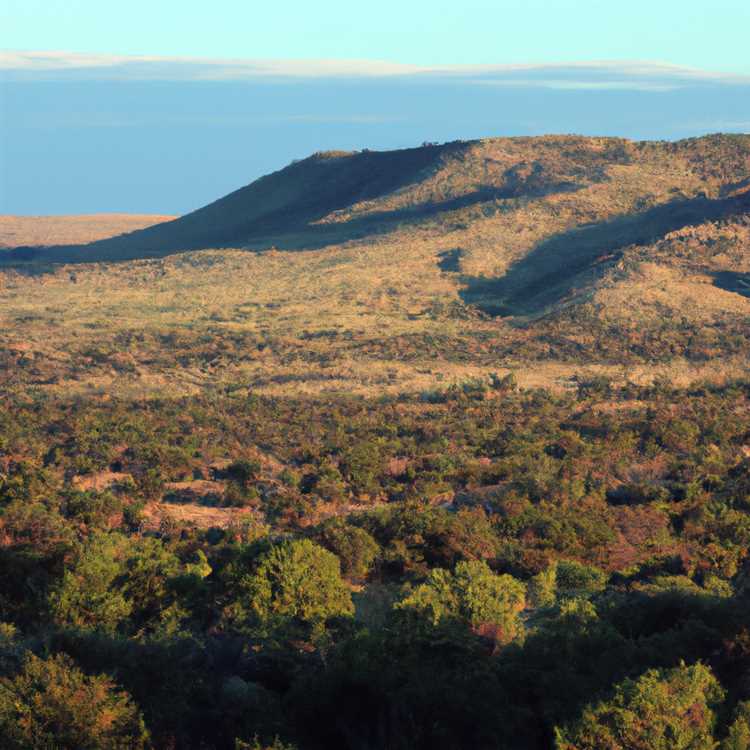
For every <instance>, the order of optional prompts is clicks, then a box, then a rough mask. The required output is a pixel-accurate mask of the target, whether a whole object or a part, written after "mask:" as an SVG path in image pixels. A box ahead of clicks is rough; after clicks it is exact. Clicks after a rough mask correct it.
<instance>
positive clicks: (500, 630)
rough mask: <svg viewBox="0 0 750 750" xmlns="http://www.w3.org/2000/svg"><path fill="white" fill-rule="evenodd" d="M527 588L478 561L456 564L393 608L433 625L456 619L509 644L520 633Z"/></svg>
mask: <svg viewBox="0 0 750 750" xmlns="http://www.w3.org/2000/svg"><path fill="white" fill-rule="evenodd" d="M525 596H526V587H525V586H524V584H523V583H521V581H517V580H516V579H515V578H513V577H512V576H509V575H496V574H495V573H493V572H492V571H491V570H490V568H489V566H488V565H487V564H486V563H484V562H481V561H478V560H469V561H464V562H460V563H458V565H456V569H455V571H454V572H453V573H451V572H450V571H449V570H444V569H442V568H438V569H436V570H432V571H431V572H430V574H429V576H428V577H427V581H425V583H423V584H421V585H420V586H417V588H415V589H414V591H412V592H411V594H409V595H408V596H407V597H406V598H405V599H403V600H402V601H401V602H399V603H398V604H396V608H397V609H398V610H402V611H404V612H405V613H409V612H412V613H416V614H418V615H419V616H420V617H423V618H425V619H426V620H427V621H428V622H429V623H431V624H432V625H438V624H439V623H441V622H442V621H445V620H449V619H458V620H460V621H463V622H465V623H466V624H468V625H469V626H471V627H472V628H473V629H474V630H477V631H480V632H485V633H490V632H491V633H492V634H493V635H494V637H495V638H496V640H498V641H499V642H502V643H509V642H510V641H512V640H515V639H516V638H518V637H519V636H520V635H521V634H522V632H523V625H522V624H521V620H520V618H519V613H520V612H521V610H522V609H523V608H524V606H525V601H526V600H525Z"/></svg>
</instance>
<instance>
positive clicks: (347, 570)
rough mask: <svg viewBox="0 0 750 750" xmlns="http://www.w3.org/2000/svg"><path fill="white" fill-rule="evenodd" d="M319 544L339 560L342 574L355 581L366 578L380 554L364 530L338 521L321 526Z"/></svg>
mask: <svg viewBox="0 0 750 750" xmlns="http://www.w3.org/2000/svg"><path fill="white" fill-rule="evenodd" d="M320 542H321V544H322V545H323V546H324V547H326V548H327V549H329V550H331V552H333V553H334V554H335V555H336V556H337V557H338V558H339V560H340V561H341V570H342V572H343V574H344V575H345V576H346V577H347V578H353V579H356V580H362V579H363V578H366V577H367V574H368V573H369V572H370V568H371V567H372V564H373V562H374V561H375V558H376V557H377V556H378V554H379V553H380V546H379V545H378V543H377V542H376V541H375V540H374V539H373V538H372V536H371V535H370V534H368V533H367V532H366V531H365V530H364V529H361V528H359V527H358V526H352V525H351V524H348V523H346V522H344V521H341V520H339V519H336V520H334V521H333V522H330V523H327V524H325V525H324V526H323V528H322V529H321V531H320Z"/></svg>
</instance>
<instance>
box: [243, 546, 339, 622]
mask: <svg viewBox="0 0 750 750" xmlns="http://www.w3.org/2000/svg"><path fill="white" fill-rule="evenodd" d="M238 585H239V597H238V601H237V602H236V603H235V606H234V607H230V611H229V615H230V619H233V620H235V621H237V622H238V623H239V624H240V625H241V626H244V627H247V626H249V627H250V628H251V629H252V630H256V631H258V632H260V633H262V632H269V631H272V630H275V629H279V628H281V629H284V627H285V626H287V625H289V624H294V623H297V624H302V625H305V626H312V627H313V628H321V627H322V626H323V625H324V624H325V622H326V621H327V620H329V619H331V618H333V617H338V616H343V615H351V614H353V612H354V607H353V605H352V597H351V593H350V592H349V589H348V588H347V586H346V584H345V583H344V581H343V580H342V578H341V567H340V563H339V560H338V558H337V557H336V555H334V554H333V553H332V552H329V551H328V550H327V549H323V548H322V547H320V546H319V545H317V544H315V543H314V542H311V541H310V540H309V539H302V540H293V541H284V542H281V543H279V544H276V545H275V546H273V547H271V549H270V550H268V551H267V552H266V553H264V554H262V555H261V556H260V559H259V560H258V561H257V563H256V565H255V566H254V570H251V571H250V572H249V573H247V574H245V575H243V576H242V577H241V578H240V580H239V584H238Z"/></svg>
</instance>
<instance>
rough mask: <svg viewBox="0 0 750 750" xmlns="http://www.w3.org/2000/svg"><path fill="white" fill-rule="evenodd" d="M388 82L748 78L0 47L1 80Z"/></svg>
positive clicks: (598, 84) (565, 84)
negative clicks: (26, 50)
mask: <svg viewBox="0 0 750 750" xmlns="http://www.w3.org/2000/svg"><path fill="white" fill-rule="evenodd" d="M342 78H355V79H383V78H388V79H394V78H397V79H398V78H405V79H411V80H414V79H416V80H422V81H425V82H428V81H445V80H446V79H450V80H454V81H457V82H458V81H459V80H460V81H461V82H463V83H470V84H476V85H488V86H525V87H536V88H550V89H594V90H597V89H598V90H601V89H620V90H622V89H638V90H646V91H666V90H672V89H675V88H684V87H688V86H705V85H750V76H741V75H735V74H724V73H714V72H709V71H704V70H697V69H692V68H684V67H679V66H675V65H669V64H665V63H652V62H639V61H624V62H623V61H614V62H611V61H604V62H587V63H564V64H559V65H551V64H544V65H503V66H454V67H427V66H416V65H404V64H399V63H391V62H384V61H371V60H253V59H248V60H242V59H225V60H222V59H200V58H179V57H153V56H140V57H125V56H117V55H90V54H78V53H73V52H17V51H6V52H0V79H2V80H6V81H43V80H47V81H65V80H70V81H85V80H125V81H127V80H130V81H148V80H161V81H242V80H247V81H262V80H300V79H301V80H314V79H322V80H326V79H342Z"/></svg>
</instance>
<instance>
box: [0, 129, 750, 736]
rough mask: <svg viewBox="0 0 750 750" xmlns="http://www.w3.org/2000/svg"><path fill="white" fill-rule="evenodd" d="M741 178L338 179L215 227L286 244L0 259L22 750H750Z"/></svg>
mask: <svg viewBox="0 0 750 750" xmlns="http://www.w3.org/2000/svg"><path fill="white" fill-rule="evenodd" d="M747 157H748V142H747V139H746V138H743V137H736V138H734V137H723V136H717V137H711V138H707V139H701V140H697V141H690V142H683V143H678V144H634V143H630V142H627V141H620V140H607V139H580V138H548V139H519V140H491V141H482V142H476V143H472V144H448V145H446V146H435V145H430V146H427V147H425V148H424V149H414V150H411V151H409V152H408V153H406V154H405V153H403V152H395V154H394V155H391V156H388V157H383V156H382V155H377V154H375V155H372V154H371V155H369V156H367V155H365V156H362V155H341V154H319V155H316V156H315V157H313V158H311V159H310V160H306V162H302V163H300V164H298V165H293V166H291V167H289V168H288V169H287V170H283V171H282V172H280V173H277V174H276V175H273V176H271V177H270V178H267V180H266V181H265V182H262V183H261V187H263V189H264V190H265V189H266V188H267V189H268V191H267V192H268V195H267V196H266V195H265V194H264V192H263V190H260V189H259V187H258V185H256V186H255V187H252V186H251V187H250V188H247V189H246V190H247V191H249V192H240V194H238V195H235V196H234V197H232V196H230V198H228V199H225V201H224V202H223V203H222V202H220V204H219V205H218V207H216V206H215V207H214V208H211V211H213V210H219V209H220V210H221V211H222V212H223V211H225V210H226V211H229V209H232V210H234V208H236V207H237V206H238V205H240V207H241V205H242V204H243V201H245V200H246V199H247V198H248V196H250V197H252V198H253V199H254V200H255V199H256V198H257V199H258V201H259V203H258V206H257V207H256V208H257V212H258V213H257V215H255V214H254V215H253V216H249V218H248V224H247V226H250V224H251V223H252V226H253V227H255V229H253V231H255V230H256V229H257V231H258V232H260V231H261V230H263V231H267V232H271V231H273V232H278V231H280V230H279V227H282V225H283V226H288V227H291V228H292V229H293V230H294V233H295V234H288V235H285V238H284V237H281V239H282V240H283V242H282V241H278V242H276V244H277V247H282V248H286V249H283V250H278V249H277V250H268V251H265V252H262V253H260V252H259V253H248V252H246V251H245V250H206V251H202V252H189V253H182V254H174V255H169V257H163V258H162V257H160V258H155V259H153V258H152V259H140V260H130V261H124V262H122V263H88V264H87V263H77V264H76V265H72V264H68V265H58V264H52V265H47V264H48V263H49V262H50V261H49V257H52V256H54V254H55V253H57V252H61V250H59V249H58V250H49V251H45V252H49V254H50V256H49V257H47V258H46V259H45V260H44V262H42V261H28V260H23V259H21V260H19V256H18V254H15V255H12V254H11V255H8V256H6V260H7V261H8V262H7V263H6V265H5V268H4V270H3V271H2V273H1V274H0V279H1V281H0V317H2V328H0V746H1V747H8V748H18V749H20V748H45V749H46V748H56V749H57V748H60V749H61V750H67V749H70V750H73V749H75V750H80V749H81V748H85V749H91V750H95V749H98V748H126V747H127V748H131V747H132V748H144V750H145V748H155V749H157V750H161V749H162V748H164V749H165V750H171V749H174V750H177V749H183V748H184V749H185V750H193V749H195V750H246V749H247V748H251V749H252V750H292V749H293V748H297V749H299V750H308V749H309V750H317V749H318V748H321V750H322V749H323V748H344V749H351V750H360V749H361V748H392V749H393V750H421V749H422V748H430V750H435V749H436V748H437V749H445V750H454V749H459V748H468V747H470V748H487V750H490V749H492V750H498V749H500V750H502V749H504V748H507V749H508V750H511V749H512V750H516V749H517V748H529V750H536V749H537V748H538V749H539V750H541V749H542V748H553V747H557V748H558V750H574V749H575V750H578V749H579V748H580V749H581V750H585V749H588V748H591V749H593V748H612V750H616V749H619V748H622V749H623V750H625V749H626V748H627V749H628V750H632V749H633V748H637V749H639V750H640V748H643V750H651V749H652V748H655V749H659V748H664V750H667V748H670V749H671V748H686V749H687V748H691V749H692V750H700V749H702V748H706V749H708V748H720V750H739V749H740V748H744V749H746V748H748V743H749V742H750V680H749V679H748V677H749V676H750V630H749V629H748V622H750V381H749V380H748V379H747V367H746V365H747V360H748V354H749V353H750V350H748V336H747V332H748V330H750V329H748V317H749V312H748V310H749V308H748V307H747V305H748V304H750V300H749V299H748V297H747V295H746V290H745V283H744V282H745V277H746V275H747V274H748V273H750V266H748V265H747V264H748V262H749V261H748V253H747V248H748V242H750V231H749V229H748V219H747V208H746V206H745V203H743V201H746V197H744V196H745V195H746V193H745V192H743V191H744V190H745V188H746V187H747V179H748V166H747V164H748V163H747ZM402 159H406V160H407V162H408V164H406V166H405V167H403V169H402V168H401V167H399V164H400V160H402ZM402 166H403V165H402ZM373 170H374V172H373ZM378 170H380V171H378ZM369 172H373V175H374V176H373V179H372V181H368V179H366V178H367V175H368V173H369ZM321 174H327V175H329V176H336V175H339V174H341V176H342V180H341V182H339V183H338V185H339V188H340V190H337V189H335V188H336V184H337V183H336V180H334V179H331V181H330V183H326V185H327V187H326V190H324V191H322V192H321V193H319V194H318V193H316V194H313V193H312V191H310V189H309V188H310V184H312V183H311V182H310V181H314V180H315V179H318V177H319V176H320V175H321ZM295 175H296V177H295ZM297 177H299V178H300V181H299V182H295V181H294V180H296V179H297ZM302 177H304V179H302ZM292 178H294V180H292ZM290 180H291V182H293V183H294V184H290ZM264 186H265V187H264ZM701 193H705V196H703V197H701V195H700V194H701ZM261 197H262V198H263V200H266V201H267V203H263V204H262V205H261V203H262V201H261ZM233 207H234V208H233ZM209 208H210V207H209ZM204 211H206V212H208V213H204V214H202V215H203V216H207V215H209V214H210V213H211V211H209V209H208V208H207V209H204ZM295 211H296V212H297V213H295ZM263 212H265V213H263ZM261 214H262V215H261ZM194 217H195V215H194ZM251 220H252V221H251ZM193 221H195V218H193V219H190V221H188V222H187V223H183V224H182V225H180V226H182V227H183V228H184V227H188V228H189V227H191V226H192V224H191V223H190V222H193ZM253 222H255V223H253ZM582 225H588V227H587V226H582ZM232 226H233V227H234V228H235V229H236V227H237V225H232ZM258 227H260V229H259V228H258ZM316 227H319V228H316ZM172 229H174V227H171V229H170V225H162V226H161V228H158V227H157V228H156V229H155V230H154V232H155V234H141V235H134V237H136V238H137V237H140V238H141V239H142V238H143V237H157V238H159V241H160V242H161V241H162V240H163V241H164V242H166V241H167V240H169V239H170V238H169V236H167V234H163V233H165V232H167V233H168V232H171V231H172ZM39 231H40V232H42V229H39ZM44 231H45V232H46V231H47V230H46V229H44ZM182 231H183V230H182V229H180V232H182ZM290 231H291V230H290ZM357 233H360V234H357ZM181 236H183V235H181ZM165 238H166V239H165ZM311 238H312V239H311ZM92 239H93V237H92ZM231 239H235V235H234V234H233V235H232V238H231ZM256 239H257V238H256ZM277 239H278V237H277ZM312 240H314V242H313V241H312ZM138 241H140V240H138ZM131 242H135V240H133V239H132V237H131V239H128V240H127V242H125V243H124V244H122V243H123V241H122V240H118V241H117V242H113V243H110V244H106V243H105V244H103V245H102V244H94V245H92V246H91V247H89V248H88V249H87V250H86V251H85V252H91V253H93V254H94V255H92V259H93V258H95V257H96V255H95V253H98V252H99V251H100V250H102V248H104V249H105V250H107V252H109V250H112V249H118V252H119V250H120V249H122V248H124V247H125V246H126V245H127V248H126V249H128V252H130V250H131V249H132V248H133V247H134V246H133V245H132V244H131ZM295 242H297V243H298V245H295V244H294V243H295ZM305 242H307V243H308V244H305ZM258 243H259V246H260V244H262V243H261V241H260V239H258ZM336 243H339V244H336ZM27 244H29V243H27ZM295 248H297V249H299V248H306V252H304V253H302V252H297V251H296V249H295ZM153 249H154V250H155V251H157V252H158V253H159V254H163V253H164V252H166V251H168V250H170V249H173V248H171V246H170V247H168V246H167V245H160V246H159V247H158V248H157V247H156V246H154V248H153ZM71 252H73V253H78V252H84V250H82V249H80V248H78V249H74V250H71ZM602 256H604V257H602ZM57 259H59V258H57ZM71 259H73V258H72V256H71ZM75 259H76V260H81V258H80V257H76V258H75ZM545 269H546V271H545ZM498 280H500V281H498ZM511 282H512V283H511ZM498 313H499V316H498V315H497V314H498Z"/></svg>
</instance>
